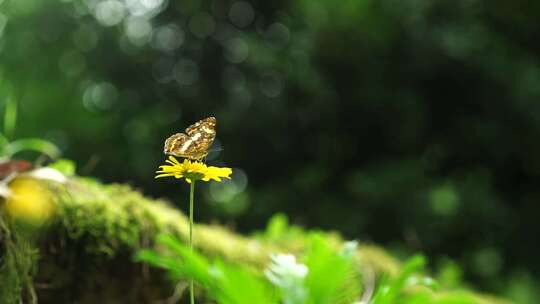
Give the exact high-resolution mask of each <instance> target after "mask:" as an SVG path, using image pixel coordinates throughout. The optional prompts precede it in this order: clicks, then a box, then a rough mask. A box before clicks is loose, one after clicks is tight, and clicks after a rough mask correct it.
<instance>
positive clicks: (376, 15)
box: [0, 0, 540, 303]
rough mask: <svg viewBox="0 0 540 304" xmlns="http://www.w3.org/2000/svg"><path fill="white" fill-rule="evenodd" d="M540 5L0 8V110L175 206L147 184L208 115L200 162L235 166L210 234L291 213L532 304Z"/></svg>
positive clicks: (93, 167) (87, 0)
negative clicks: (180, 135) (208, 137)
mask: <svg viewBox="0 0 540 304" xmlns="http://www.w3.org/2000/svg"><path fill="white" fill-rule="evenodd" d="M539 6H540V4H538V3H536V2H531V1H522V0H518V1H512V2H508V1H487V0H457V1H428V0H406V1H401V0H384V1H373V0H361V1H355V0H346V1H341V2H340V3H339V5H336V3H335V1H329V0H317V1H308V0H296V1H271V2H269V1H252V2H247V1H200V2H193V1H161V0H153V1H138V0H133V1H131V0H130V1H127V0H125V1H124V0H84V1H83V0H64V1H37V0H24V1H18V0H3V1H0V56H1V58H2V59H1V61H0V101H2V102H7V101H8V100H17V102H18V103H19V107H18V108H16V109H15V111H14V108H10V106H8V107H7V108H6V117H7V118H8V119H6V120H5V121H4V125H5V130H6V134H7V136H14V137H13V138H23V137H30V136H32V137H34V136H37V137H40V138H45V139H47V140H50V141H52V142H54V143H55V144H56V145H57V146H58V147H60V148H61V150H62V151H63V153H64V155H65V156H66V157H68V158H70V159H74V160H75V161H76V163H77V164H78V165H79V166H78V167H80V173H82V174H92V175H95V176H98V177H100V178H102V179H104V180H107V181H129V182H131V183H133V184H135V185H137V186H138V187H142V188H144V189H145V191H148V192H149V193H151V194H153V195H156V196H157V195H160V196H163V195H166V196H169V197H171V198H172V199H175V200H179V198H180V197H183V196H184V195H185V193H181V192H180V193H178V192H179V191H178V187H177V185H175V184H173V183H171V184H168V185H166V186H163V184H162V183H160V184H155V183H154V182H153V180H152V176H153V175H152V172H153V171H154V170H155V169H156V167H157V166H158V165H159V163H160V162H161V159H162V155H161V154H160V153H161V152H160V151H161V150H162V144H163V139H165V138H166V137H167V136H169V135H170V134H172V133H174V132H177V131H181V130H182V129H183V128H185V127H186V126H188V125H189V124H190V123H192V122H193V121H195V120H197V119H200V118H202V117H205V116H207V115H210V114H213V115H215V116H216V117H217V118H218V124H219V125H218V140H217V144H216V147H215V150H220V149H222V151H218V152H215V153H212V154H211V155H210V158H209V161H210V162H211V163H218V164H219V163H223V162H224V163H226V164H227V165H229V166H234V167H237V168H236V169H235V172H236V174H235V176H234V177H233V180H232V181H231V182H228V183H225V184H220V185H216V186H209V187H207V188H205V189H203V191H204V198H205V201H206V202H208V205H207V206H206V208H199V210H201V213H200V214H197V217H198V218H200V219H201V220H205V221H208V220H213V219H218V220H222V221H226V222H228V223H230V222H234V223H235V225H236V226H237V227H238V228H239V229H241V230H252V229H254V228H261V227H262V226H263V225H264V223H265V222H266V220H267V219H268V218H269V217H270V216H271V215H272V214H274V213H275V212H277V211H280V212H285V213H287V214H288V215H290V218H291V219H292V220H293V221H294V222H295V223H297V224H301V225H304V226H307V227H320V228H323V229H336V230H339V231H341V232H343V233H344V234H345V235H346V236H347V237H348V238H358V239H362V240H373V241H375V242H377V243H380V244H384V245H386V246H388V247H389V248H392V249H393V250H394V251H395V252H396V253H400V254H404V255H406V254H410V253H411V252H413V251H418V250H421V251H423V252H426V254H427V255H428V256H430V257H432V259H434V260H438V259H439V258H440V259H441V261H444V259H445V257H441V255H448V256H450V257H451V258H452V260H454V261H456V262H457V263H458V264H459V265H462V267H463V279H464V280H466V281H471V282H474V283H475V284H477V285H479V286H480V287H481V288H484V289H486V290H488V291H496V292H506V293H508V294H510V295H513V297H515V298H516V299H518V298H519V299H520V300H521V301H523V303H535V301H538V300H537V299H538V298H537V295H536V294H537V292H536V291H535V288H534V286H538V275H539V273H540V262H539V261H538V259H537V256H538V254H539V250H540V248H539V246H538V244H537V242H536V241H535V240H534V235H536V234H538V232H540V225H538V220H537V214H539V212H540V204H538V201H539V199H540V190H539V188H538V185H537V182H536V181H537V179H538V176H539V175H540V161H539V159H538V157H537V155H538V154H539V153H538V152H539V151H540V141H539V140H538V138H539V136H540V119H539V117H540V104H539V103H538V98H539V97H540V89H539V88H540V60H539V58H538V51H539V49H540V46H539V44H538V42H537V41H538V40H537V39H535V38H536V33H538V32H539V31H540V28H539V27H540V24H539V23H538V22H537V20H538V12H540V7H539ZM13 117H16V122H17V125H16V128H15V127H13V126H14V125H15V118H13ZM25 153H26V152H25ZM25 153H22V154H19V156H20V157H25V156H26V154H25ZM183 207H185V206H183ZM516 290H521V291H519V292H517V291H516ZM525 290H526V291H525ZM526 295H527V296H526ZM528 295H530V296H528ZM531 301H532V302H531Z"/></svg>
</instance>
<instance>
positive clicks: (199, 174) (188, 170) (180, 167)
mask: <svg viewBox="0 0 540 304" xmlns="http://www.w3.org/2000/svg"><path fill="white" fill-rule="evenodd" d="M165 162H166V163H168V165H163V166H159V168H160V170H159V171H156V173H157V174H158V175H156V178H160V177H169V176H170V177H174V178H184V179H185V180H186V182H188V183H191V181H197V180H202V181H205V182H208V181H210V180H215V181H216V182H221V179H222V178H229V179H230V178H231V177H230V175H231V174H232V169H231V168H225V167H224V168H220V167H213V166H206V165H205V164H204V163H201V162H197V161H194V162H192V161H190V160H188V159H184V162H182V163H180V162H179V161H178V160H177V159H176V158H174V156H169V159H168V160H166V161H165Z"/></svg>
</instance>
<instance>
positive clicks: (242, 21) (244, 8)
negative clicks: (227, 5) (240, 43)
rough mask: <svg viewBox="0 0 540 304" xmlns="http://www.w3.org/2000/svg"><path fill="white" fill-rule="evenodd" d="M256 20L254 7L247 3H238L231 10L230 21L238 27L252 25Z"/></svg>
mask: <svg viewBox="0 0 540 304" xmlns="http://www.w3.org/2000/svg"><path fill="white" fill-rule="evenodd" d="M254 19H255V11H254V10H253V6H251V4H250V3H249V2H246V1H238V2H235V3H233V5H232V6H231V9H230V10H229V20H231V23H232V24H234V25H236V26H237V27H240V28H243V27H246V26H248V25H250V24H251V22H253V20H254Z"/></svg>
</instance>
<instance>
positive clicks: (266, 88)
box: [259, 72, 283, 98]
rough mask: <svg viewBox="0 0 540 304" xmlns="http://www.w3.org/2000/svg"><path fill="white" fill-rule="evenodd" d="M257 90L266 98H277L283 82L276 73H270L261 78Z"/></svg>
mask: <svg viewBox="0 0 540 304" xmlns="http://www.w3.org/2000/svg"><path fill="white" fill-rule="evenodd" d="M259 88H260V90H261V93H263V94H264V95H265V96H266V97H270V98H274V97H278V96H279V95H280V94H281V91H282V90H283V80H282V78H281V76H280V75H279V74H278V73H275V72H270V73H267V74H265V75H263V76H262V77H261V80H260V82H259Z"/></svg>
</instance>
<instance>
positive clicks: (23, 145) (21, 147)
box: [5, 138, 60, 158]
mask: <svg viewBox="0 0 540 304" xmlns="http://www.w3.org/2000/svg"><path fill="white" fill-rule="evenodd" d="M22 151H36V152H40V153H43V154H45V155H47V156H49V157H51V158H57V157H58V156H59V155H60V150H59V149H58V148H57V147H56V146H55V145H54V144H53V143H51V142H49V141H46V140H43V139H40V138H25V139H18V140H15V141H12V142H11V143H9V144H8V145H7V146H6V148H5V153H6V154H7V155H8V156H13V155H15V154H17V153H19V152H22Z"/></svg>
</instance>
